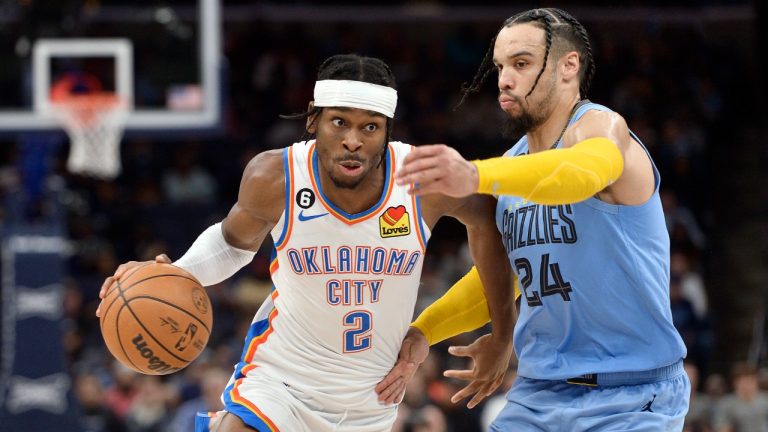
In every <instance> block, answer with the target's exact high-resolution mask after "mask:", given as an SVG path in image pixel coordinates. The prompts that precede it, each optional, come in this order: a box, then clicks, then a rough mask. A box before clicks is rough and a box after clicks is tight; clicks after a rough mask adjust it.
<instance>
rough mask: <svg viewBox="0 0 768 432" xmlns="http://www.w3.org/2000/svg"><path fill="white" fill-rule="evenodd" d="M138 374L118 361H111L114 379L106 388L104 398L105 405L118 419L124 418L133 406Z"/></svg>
mask: <svg viewBox="0 0 768 432" xmlns="http://www.w3.org/2000/svg"><path fill="white" fill-rule="evenodd" d="M138 376H139V375H138V374H137V373H136V372H134V371H132V370H130V369H128V368H127V367H125V366H123V365H122V364H120V363H119V362H118V361H116V360H115V361H114V362H113V363H112V377H113V379H114V381H113V382H112V385H111V386H110V387H109V388H107V392H106V394H105V395H104V400H105V401H106V403H107V406H108V407H109V408H110V409H111V410H112V411H113V412H114V413H115V414H116V415H117V417H118V418H119V419H120V420H124V419H125V417H126V416H127V415H128V411H130V410H131V406H133V401H134V399H136V395H137V394H138V389H137V388H136V379H137V378H138Z"/></svg>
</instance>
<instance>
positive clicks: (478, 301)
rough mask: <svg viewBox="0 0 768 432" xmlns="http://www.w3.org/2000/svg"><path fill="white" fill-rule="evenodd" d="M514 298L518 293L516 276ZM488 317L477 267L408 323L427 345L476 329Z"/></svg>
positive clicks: (488, 320) (488, 319) (488, 318)
mask: <svg viewBox="0 0 768 432" xmlns="http://www.w3.org/2000/svg"><path fill="white" fill-rule="evenodd" d="M514 289H515V298H517V297H518V296H519V295H520V291H519V290H518V287H517V279H515V288H514ZM490 321H491V315H490V311H489V310H488V301H487V300H486V298H485V290H484V289H483V283H482V281H481V280H480V273H478V272H477V268H476V267H472V269H471V270H470V271H469V273H467V274H466V275H464V277H463V278H461V279H459V281H458V282H456V283H455V284H453V286H452V287H451V288H450V289H449V290H448V291H446V293H445V294H443V296H442V297H440V298H439V299H437V300H436V301H435V302H434V303H432V304H431V305H429V307H427V308H426V309H424V311H423V312H422V313H421V314H420V315H419V316H418V318H416V321H414V322H413V323H412V324H411V326H413V327H416V328H417V329H419V330H421V332H422V333H424V336H425V337H426V338H427V340H428V341H429V344H430V345H434V344H436V343H438V342H441V341H444V340H446V339H448V338H451V337H453V336H456V335H458V334H461V333H465V332H468V331H472V330H476V329H478V328H480V327H482V326H484V325H485V324H487V323H489V322H490Z"/></svg>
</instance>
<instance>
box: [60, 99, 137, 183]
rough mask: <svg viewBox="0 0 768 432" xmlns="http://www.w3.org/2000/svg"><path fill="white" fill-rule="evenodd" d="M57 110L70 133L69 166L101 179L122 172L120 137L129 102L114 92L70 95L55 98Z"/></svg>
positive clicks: (70, 168)
mask: <svg viewBox="0 0 768 432" xmlns="http://www.w3.org/2000/svg"><path fill="white" fill-rule="evenodd" d="M51 104H52V107H53V113H54V115H55V116H56V118H57V119H58V120H59V121H60V122H61V123H62V125H63V126H64V129H65V130H66V131H67V135H69V141H70V150H69V158H68V159H67V169H68V170H69V171H70V172H72V173H75V174H81V175H85V176H90V177H96V178H101V179H105V180H108V179H113V178H115V177H117V175H118V174H120V169H121V166H120V140H121V139H122V137H123V131H124V129H125V121H126V119H127V117H128V110H127V105H126V104H125V102H124V101H121V100H120V99H119V98H118V97H117V96H116V95H114V94H112V93H97V94H84V95H70V96H68V97H66V98H65V99H62V100H58V101H52V103H51Z"/></svg>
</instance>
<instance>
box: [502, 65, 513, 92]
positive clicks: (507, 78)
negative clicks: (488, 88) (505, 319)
mask: <svg viewBox="0 0 768 432" xmlns="http://www.w3.org/2000/svg"><path fill="white" fill-rule="evenodd" d="M513 75H514V74H513V73H512V70H511V69H510V68H502V69H501V71H499V82H498V86H499V90H513V89H514V88H515V78H514V76H513Z"/></svg>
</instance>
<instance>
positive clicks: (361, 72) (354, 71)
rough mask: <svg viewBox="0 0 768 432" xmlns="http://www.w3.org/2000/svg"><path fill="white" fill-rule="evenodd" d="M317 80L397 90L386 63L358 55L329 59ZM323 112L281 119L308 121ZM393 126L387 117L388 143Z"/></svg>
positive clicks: (315, 110) (318, 74) (317, 110)
mask: <svg viewBox="0 0 768 432" xmlns="http://www.w3.org/2000/svg"><path fill="white" fill-rule="evenodd" d="M317 80H318V81H321V80H352V81H362V82H367V83H371V84H378V85H382V86H386V87H391V88H393V89H397V84H396V83H395V75H394V74H393V73H392V70H391V69H390V68H389V66H387V64H386V63H384V62H383V61H381V60H379V59H377V58H374V57H363V56H359V55H357V54H339V55H335V56H332V57H329V58H328V59H326V60H325V61H324V62H323V63H322V64H321V65H320V67H319V68H318V70H317ZM322 110H323V109H322V108H321V107H312V109H311V110H309V111H307V112H305V113H301V114H296V115H286V116H280V117H282V118H286V119H306V118H308V117H312V116H314V118H315V119H317V118H319V114H320V112H321V111H322ZM393 124H394V122H393V119H391V118H389V117H387V141H391V140H392V126H393Z"/></svg>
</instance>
